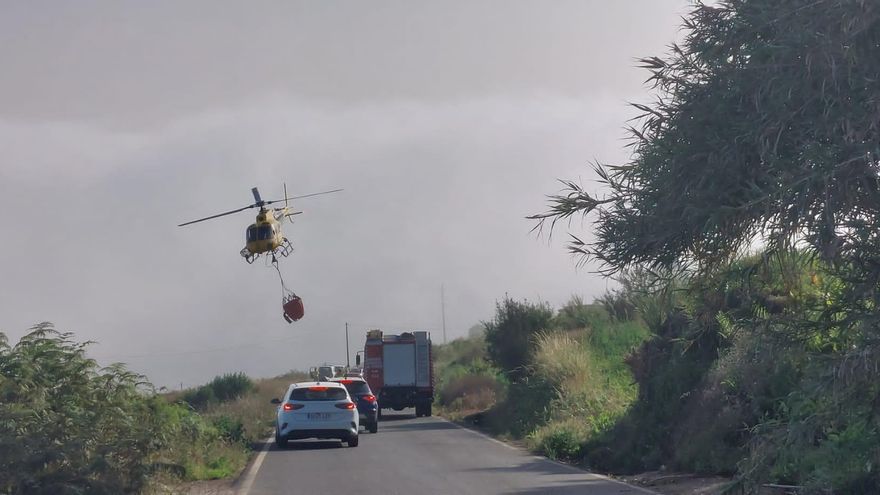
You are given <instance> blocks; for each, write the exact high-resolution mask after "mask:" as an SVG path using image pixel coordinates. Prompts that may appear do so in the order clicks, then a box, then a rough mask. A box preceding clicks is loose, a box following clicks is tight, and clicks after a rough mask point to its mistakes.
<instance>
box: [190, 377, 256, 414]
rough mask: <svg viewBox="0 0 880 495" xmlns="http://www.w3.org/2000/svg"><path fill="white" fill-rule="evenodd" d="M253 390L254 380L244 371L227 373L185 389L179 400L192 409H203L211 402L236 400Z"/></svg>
mask: <svg viewBox="0 0 880 495" xmlns="http://www.w3.org/2000/svg"><path fill="white" fill-rule="evenodd" d="M253 390H254V382H253V381H252V380H251V379H250V378H248V376H247V375H245V374H244V373H227V374H225V375H223V376H217V377H214V379H213V380H211V381H210V382H208V383H207V384H205V385H202V386H201V387H198V388H196V389H192V390H188V391H186V392H185V393H184V394H183V397H182V398H181V400H183V401H184V402H186V403H187V404H189V405H190V406H191V407H192V408H193V409H196V410H205V409H207V408H208V406H210V405H212V404H216V403H220V402H229V401H232V400H236V399H238V398H240V397H242V396H244V395H245V394H247V393H249V392H251V391H253Z"/></svg>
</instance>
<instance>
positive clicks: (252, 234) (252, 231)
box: [247, 225, 257, 242]
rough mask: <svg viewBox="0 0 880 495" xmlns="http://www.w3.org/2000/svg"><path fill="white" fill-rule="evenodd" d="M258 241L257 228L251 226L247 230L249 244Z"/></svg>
mask: <svg viewBox="0 0 880 495" xmlns="http://www.w3.org/2000/svg"><path fill="white" fill-rule="evenodd" d="M256 240H257V227H256V226H253V225H252V226H250V227H248V229H247V242H254V241H256Z"/></svg>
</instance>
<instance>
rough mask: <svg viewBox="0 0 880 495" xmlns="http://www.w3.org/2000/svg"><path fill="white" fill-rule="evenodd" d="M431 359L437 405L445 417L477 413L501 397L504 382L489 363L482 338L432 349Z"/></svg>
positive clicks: (454, 342) (501, 375)
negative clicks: (435, 377) (433, 367)
mask: <svg viewBox="0 0 880 495" xmlns="http://www.w3.org/2000/svg"><path fill="white" fill-rule="evenodd" d="M434 356H435V358H434V363H435V373H436V376H437V381H436V390H437V396H438V397H437V398H438V405H439V406H440V408H441V411H442V413H443V414H445V415H446V416H448V417H452V418H458V417H460V416H462V415H467V414H472V413H478V412H480V411H484V410H486V409H489V408H490V407H492V406H493V405H494V404H495V402H496V401H498V400H499V399H500V398H501V397H503V395H504V392H505V390H506V386H507V380H506V378H505V377H504V374H503V373H501V371H500V370H499V369H498V368H496V367H495V366H493V365H492V364H490V363H489V362H488V358H487V351H486V341H485V339H484V338H482V335H480V336H478V337H468V338H465V339H456V340H453V341H452V342H450V343H449V344H446V345H438V346H435V348H434Z"/></svg>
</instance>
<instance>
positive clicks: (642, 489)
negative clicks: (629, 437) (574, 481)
mask: <svg viewBox="0 0 880 495" xmlns="http://www.w3.org/2000/svg"><path fill="white" fill-rule="evenodd" d="M435 418H436V419H439V420H440V421H445V422H447V423H449V424H451V425H453V426H455V427H457V428H461V429H462V430H464V431H468V432H471V433H473V434H474V435H477V436H480V437H483V438H485V439H486V440H489V441H491V442H494V443H497V444H500V445H503V446H505V447H507V448H508V449H511V450H515V451H517V452H522V453H525V454H528V455H529V456H531V457H533V458H535V459H538V460H541V461H546V462H549V463H551V464H555V465H557V466H560V467H563V468H566V469H568V470H569V471H574V472H576V473H579V474H589V475H590V476H595V477H597V478H600V479H603V480H605V481H610V482H612V483H617V484H618V485H623V486H625V487H627V488H632V489H634V490H638V491H640V492H642V493H647V494H649V495H661V494H660V493H659V492H655V491H651V490H649V489H647V488H645V487H641V486H637V485H632V484H630V483H627V482H625V481H620V480H618V479H614V478H612V477H610V476H606V475H604V474H599V473H594V472H592V471H587V470H585V469H581V468H579V467H577V466H572V465H571V464H566V463H564V462H559V461H555V460H553V459H550V458H549V457H544V456H542V455H536V454H535V453H534V452H530V451H528V450H526V449H522V448H520V447H517V446H515V445H511V444H509V443H506V442H503V441H501V440H498V439H497V438H494V437H492V436H490V435H487V434H485V433H483V432H481V431H477V430H475V429H473V428H468V427H467V426H462V425H460V424H458V423H456V422H455V421H450V420H448V419H446V418H443V417H438V416H435Z"/></svg>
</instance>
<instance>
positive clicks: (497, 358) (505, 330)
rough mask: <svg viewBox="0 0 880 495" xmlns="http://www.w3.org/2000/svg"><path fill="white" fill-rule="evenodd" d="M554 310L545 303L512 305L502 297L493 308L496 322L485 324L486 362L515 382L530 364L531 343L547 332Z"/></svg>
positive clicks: (516, 302) (515, 303)
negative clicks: (540, 333)
mask: <svg viewBox="0 0 880 495" xmlns="http://www.w3.org/2000/svg"><path fill="white" fill-rule="evenodd" d="M552 318H553V310H552V309H551V308H550V307H549V305H547V304H546V303H531V302H529V301H522V302H519V301H514V300H513V299H511V298H509V297H507V296H505V297H504V299H503V300H502V301H501V302H500V303H497V304H496V307H495V318H494V319H493V320H492V321H488V322H485V323H484V325H485V326H486V344H487V346H488V347H487V350H488V355H489V359H490V360H491V361H492V363H494V364H495V365H496V366H498V367H499V368H501V369H503V370H504V371H506V372H508V373H510V374H511V376H512V377H513V378H515V379H517V378H521V377H522V376H524V372H525V369H524V367H525V366H527V365H528V364H530V362H531V352H530V351H531V349H532V347H531V340H532V339H533V338H534V336H535V335H536V334H537V333H538V332H539V331H541V330H545V329H547V328H549V325H550V323H551V320H552Z"/></svg>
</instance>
